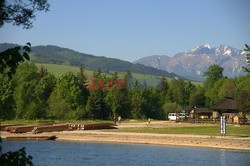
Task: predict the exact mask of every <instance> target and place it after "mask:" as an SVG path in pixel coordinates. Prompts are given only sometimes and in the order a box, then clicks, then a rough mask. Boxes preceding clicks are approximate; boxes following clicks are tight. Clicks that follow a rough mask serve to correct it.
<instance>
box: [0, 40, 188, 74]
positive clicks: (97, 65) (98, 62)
mask: <svg viewBox="0 0 250 166" xmlns="http://www.w3.org/2000/svg"><path fill="white" fill-rule="evenodd" d="M16 46H18V45H17V44H10V43H2V44H0V52H2V51H4V50H6V49H9V48H13V47H16ZM30 57H31V58H30V59H31V61H32V62H34V63H42V64H59V65H68V66H81V67H83V68H85V69H88V70H101V71H102V72H105V73H109V72H113V71H117V72H125V71H127V70H129V71H130V72H132V73H138V74H145V75H153V76H166V77H168V78H174V77H179V78H182V77H180V76H178V75H176V74H174V73H171V72H167V71H165V70H161V69H157V68H154V67H150V66H145V65H141V64H133V63H131V62H127V61H123V60H120V59H115V58H107V57H103V56H94V55H90V54H85V53H80V52H77V51H74V50H72V49H68V48H62V47H58V46H54V45H46V46H43V45H40V46H34V47H31V54H30ZM182 79H185V78H182Z"/></svg>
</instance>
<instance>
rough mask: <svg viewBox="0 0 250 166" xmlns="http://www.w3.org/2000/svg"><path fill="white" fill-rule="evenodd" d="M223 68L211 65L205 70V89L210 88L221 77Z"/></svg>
mask: <svg viewBox="0 0 250 166" xmlns="http://www.w3.org/2000/svg"><path fill="white" fill-rule="evenodd" d="M223 70H224V69H223V68H222V67H220V66H219V65H215V64H214V65H211V66H209V68H208V69H207V71H206V72H205V73H204V76H207V79H206V81H205V82H204V86H205V88H210V87H212V86H213V84H214V83H215V82H216V81H217V80H219V79H220V78H222V77H223V74H222V73H223Z"/></svg>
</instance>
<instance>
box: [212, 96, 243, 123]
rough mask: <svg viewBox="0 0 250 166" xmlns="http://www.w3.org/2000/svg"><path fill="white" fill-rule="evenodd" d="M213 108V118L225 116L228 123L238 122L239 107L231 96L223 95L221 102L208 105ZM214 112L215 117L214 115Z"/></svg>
mask: <svg viewBox="0 0 250 166" xmlns="http://www.w3.org/2000/svg"><path fill="white" fill-rule="evenodd" d="M210 109H211V110H213V112H214V113H213V118H218V116H221V115H223V116H225V117H226V119H227V122H228V123H238V118H239V109H238V106H237V103H236V101H235V100H234V99H233V98H232V97H225V98H224V99H223V100H222V101H221V102H219V103H218V104H215V105H214V106H212V107H210ZM215 113H216V117H215V116H214V115H215Z"/></svg>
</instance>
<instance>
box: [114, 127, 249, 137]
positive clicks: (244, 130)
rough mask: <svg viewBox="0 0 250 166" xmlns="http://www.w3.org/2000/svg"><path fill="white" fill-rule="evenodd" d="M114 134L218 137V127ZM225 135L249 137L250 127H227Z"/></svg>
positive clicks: (126, 129)
mask: <svg viewBox="0 0 250 166" xmlns="http://www.w3.org/2000/svg"><path fill="white" fill-rule="evenodd" d="M114 131H116V132H134V133H158V134H191V135H211V136H219V135H220V127H219V125H218V126H204V127H203V126H195V127H170V128H151V127H143V128H120V129H118V130H114ZM226 135H230V136H250V126H234V125H228V126H227V133H226Z"/></svg>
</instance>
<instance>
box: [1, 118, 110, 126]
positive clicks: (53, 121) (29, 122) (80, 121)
mask: <svg viewBox="0 0 250 166" xmlns="http://www.w3.org/2000/svg"><path fill="white" fill-rule="evenodd" d="M46 123H112V121H108V120H95V121H93V120H24V119H18V120H6V121H1V124H24V125H28V124H46Z"/></svg>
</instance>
